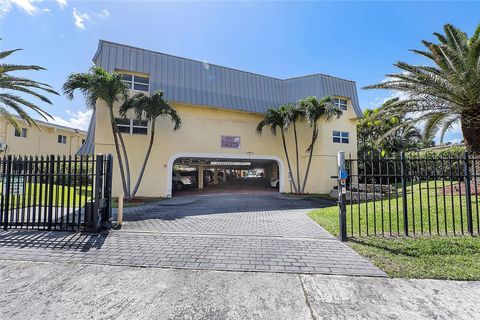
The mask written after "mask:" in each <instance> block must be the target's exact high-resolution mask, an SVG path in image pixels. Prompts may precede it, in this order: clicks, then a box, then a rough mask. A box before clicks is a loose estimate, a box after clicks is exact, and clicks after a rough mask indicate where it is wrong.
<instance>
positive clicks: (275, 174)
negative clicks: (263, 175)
mask: <svg viewBox="0 0 480 320" xmlns="http://www.w3.org/2000/svg"><path fill="white" fill-rule="evenodd" d="M276 179H278V165H277V163H274V164H273V165H272V180H276Z"/></svg>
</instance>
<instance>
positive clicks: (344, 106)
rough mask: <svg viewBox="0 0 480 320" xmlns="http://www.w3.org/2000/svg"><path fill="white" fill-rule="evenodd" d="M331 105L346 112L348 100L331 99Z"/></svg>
mask: <svg viewBox="0 0 480 320" xmlns="http://www.w3.org/2000/svg"><path fill="white" fill-rule="evenodd" d="M333 104H334V105H336V106H337V108H339V109H340V110H344V111H345V110H347V104H348V100H347V99H342V98H333Z"/></svg>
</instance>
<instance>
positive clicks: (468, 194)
mask: <svg viewBox="0 0 480 320" xmlns="http://www.w3.org/2000/svg"><path fill="white" fill-rule="evenodd" d="M463 175H464V180H465V198H466V202H467V203H466V205H467V229H468V233H470V234H471V235H472V236H473V216H472V191H471V190H470V179H471V176H470V157H469V154H468V152H465V158H464V162H463Z"/></svg>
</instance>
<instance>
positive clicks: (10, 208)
mask: <svg viewBox="0 0 480 320" xmlns="http://www.w3.org/2000/svg"><path fill="white" fill-rule="evenodd" d="M111 167H112V157H111V156H110V155H108V156H103V155H97V156H95V157H87V156H80V157H71V156H69V157H65V156H63V157H60V156H57V157H55V156H53V155H52V156H48V157H43V156H41V157H16V156H6V157H3V158H2V159H1V161H0V178H1V179H0V192H1V197H0V211H1V214H0V226H1V227H2V228H3V229H4V230H7V229H13V228H23V229H37V230H70V231H94V230H98V229H99V228H100V224H101V223H104V222H106V221H107V220H109V216H110V213H111V201H110V198H111V181H112V169H111ZM99 212H101V214H100V216H99V215H98V213H99Z"/></svg>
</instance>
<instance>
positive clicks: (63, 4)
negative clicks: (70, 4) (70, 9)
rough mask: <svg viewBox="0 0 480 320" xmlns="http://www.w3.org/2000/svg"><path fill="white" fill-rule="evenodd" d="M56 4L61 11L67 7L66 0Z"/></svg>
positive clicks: (60, 0)
mask: <svg viewBox="0 0 480 320" xmlns="http://www.w3.org/2000/svg"><path fill="white" fill-rule="evenodd" d="M57 3H58V5H59V6H60V8H62V9H64V8H65V7H66V6H67V0H57Z"/></svg>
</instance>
